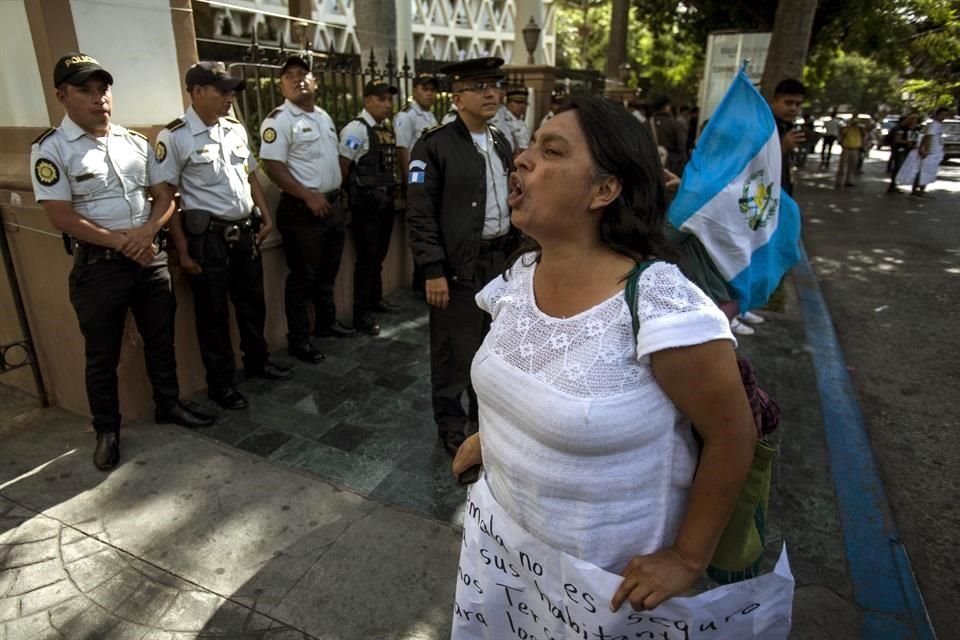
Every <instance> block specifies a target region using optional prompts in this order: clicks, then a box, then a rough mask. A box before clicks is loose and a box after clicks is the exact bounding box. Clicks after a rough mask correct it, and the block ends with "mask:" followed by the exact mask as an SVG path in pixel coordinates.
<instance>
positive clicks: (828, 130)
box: [820, 111, 841, 169]
mask: <svg viewBox="0 0 960 640" xmlns="http://www.w3.org/2000/svg"><path fill="white" fill-rule="evenodd" d="M840 125H841V122H840V119H839V118H837V112H836V111H834V112H833V113H831V114H830V117H829V118H828V119H827V121H826V122H825V123H824V125H823V127H824V131H825V133H824V134H823V145H822V146H821V147H820V168H821V169H829V168H830V155H831V154H832V153H833V143H834V142H836V141H837V136H838V135H840Z"/></svg>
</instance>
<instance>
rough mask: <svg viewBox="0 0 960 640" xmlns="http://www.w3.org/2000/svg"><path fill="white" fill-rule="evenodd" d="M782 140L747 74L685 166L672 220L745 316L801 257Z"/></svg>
mask: <svg viewBox="0 0 960 640" xmlns="http://www.w3.org/2000/svg"><path fill="white" fill-rule="evenodd" d="M780 164H781V154H780V136H779V133H778V132H777V126H776V123H775V121H774V119H773V114H772V113H771V112H770V107H769V106H768V105H767V102H766V101H765V100H764V99H763V97H762V96H761V95H760V94H759V93H758V92H757V90H756V89H754V87H753V85H752V84H751V83H750V80H749V79H748V78H747V75H746V74H745V73H744V72H743V71H742V70H741V71H740V72H739V73H738V74H737V76H736V77H735V78H734V81H733V84H732V85H731V86H730V89H728V90H727V93H726V95H725V96H724V98H723V100H722V101H721V103H720V105H719V106H718V107H717V110H716V111H715V112H714V114H713V117H712V118H711V119H710V122H708V123H707V126H706V128H705V129H704V131H703V133H702V134H701V136H700V139H699V140H698V141H697V146H696V149H695V150H694V153H693V156H692V157H691V158H690V161H689V162H688V163H687V166H686V168H685V170H684V172H683V179H682V180H681V182H680V189H679V192H678V193H677V197H676V198H675V199H674V201H673V203H672V204H671V205H670V211H669V213H668V218H669V220H670V223H671V224H673V226H674V227H676V228H677V229H680V230H682V231H685V232H687V233H692V234H693V235H695V236H696V237H697V238H698V239H699V240H700V242H701V243H703V246H704V247H705V248H706V250H707V252H708V253H709V254H710V257H711V259H712V260H713V262H714V264H715V265H716V267H717V270H718V271H719V273H720V275H721V276H723V278H724V279H725V280H726V281H727V283H728V284H729V285H730V288H731V289H732V290H733V291H734V293H735V294H736V296H737V300H738V301H739V303H740V308H741V310H747V309H751V308H755V307H758V306H761V305H763V304H764V303H766V301H767V299H768V298H769V297H770V294H771V293H773V290H774V289H776V287H777V285H778V284H779V283H780V280H781V278H782V277H783V274H784V273H786V271H787V269H789V268H790V267H791V266H792V265H793V264H794V263H795V262H796V261H797V260H798V259H799V257H800V254H799V238H800V211H799V208H798V207H797V205H796V203H795V202H794V201H793V200H792V199H791V198H790V196H788V195H787V194H786V193H784V192H782V191H781V188H780V173H781V166H780Z"/></svg>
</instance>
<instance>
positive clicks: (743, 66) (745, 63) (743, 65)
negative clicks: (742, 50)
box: [740, 58, 750, 73]
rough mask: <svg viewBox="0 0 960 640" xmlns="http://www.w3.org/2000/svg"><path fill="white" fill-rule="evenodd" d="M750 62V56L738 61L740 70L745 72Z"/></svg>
mask: <svg viewBox="0 0 960 640" xmlns="http://www.w3.org/2000/svg"><path fill="white" fill-rule="evenodd" d="M749 64H750V58H744V59H743V62H741V63H740V71H743V72H744V73H746V72H747V66H748V65H749Z"/></svg>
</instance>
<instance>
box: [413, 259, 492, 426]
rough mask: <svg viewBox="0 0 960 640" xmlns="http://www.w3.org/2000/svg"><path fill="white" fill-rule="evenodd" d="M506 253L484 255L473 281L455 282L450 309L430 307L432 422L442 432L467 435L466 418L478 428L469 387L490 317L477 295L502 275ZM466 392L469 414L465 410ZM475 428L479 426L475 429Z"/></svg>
mask: <svg viewBox="0 0 960 640" xmlns="http://www.w3.org/2000/svg"><path fill="white" fill-rule="evenodd" d="M505 261H506V254H505V253H504V252H503V251H500V250H495V251H481V253H480V255H479V256H478V258H477V263H476V277H475V279H474V282H472V283H463V282H453V281H450V280H448V284H449V287H450V303H449V304H448V305H447V308H446V309H438V308H437V307H433V306H431V307H430V381H431V386H432V391H433V419H434V421H435V422H436V423H437V430H438V431H439V432H440V433H444V432H451V431H460V432H463V431H464V430H465V427H466V425H467V421H468V419H469V420H470V421H471V422H472V423H473V424H474V425H476V424H477V396H476V394H475V393H474V391H473V387H472V386H471V385H470V365H471V363H472V362H473V357H474V355H476V353H477V350H478V349H479V348H480V345H481V344H482V343H483V339H484V337H485V336H486V335H487V331H489V330H490V316H489V315H488V314H487V312H485V311H483V310H482V309H480V307H478V306H477V302H476V300H475V297H476V295H477V293H478V292H479V291H480V290H481V289H482V288H483V287H484V286H485V285H486V284H487V283H488V282H490V281H491V280H493V279H494V278H495V277H497V276H498V275H500V273H501V272H502V271H503V266H504V263H505ZM464 393H466V394H467V401H468V410H467V411H466V412H465V411H464V410H463V395H464ZM474 428H476V427H474Z"/></svg>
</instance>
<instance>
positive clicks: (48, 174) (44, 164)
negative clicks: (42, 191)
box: [33, 158, 60, 187]
mask: <svg viewBox="0 0 960 640" xmlns="http://www.w3.org/2000/svg"><path fill="white" fill-rule="evenodd" d="M33 173H34V175H35V176H36V177H37V182H39V183H40V184H42V185H43V186H45V187H52V186H53V185H55V184H57V183H58V182H60V170H59V169H57V165H55V164H54V163H53V162H51V161H50V160H47V159H46V158H37V162H36V164H34V165H33Z"/></svg>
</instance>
